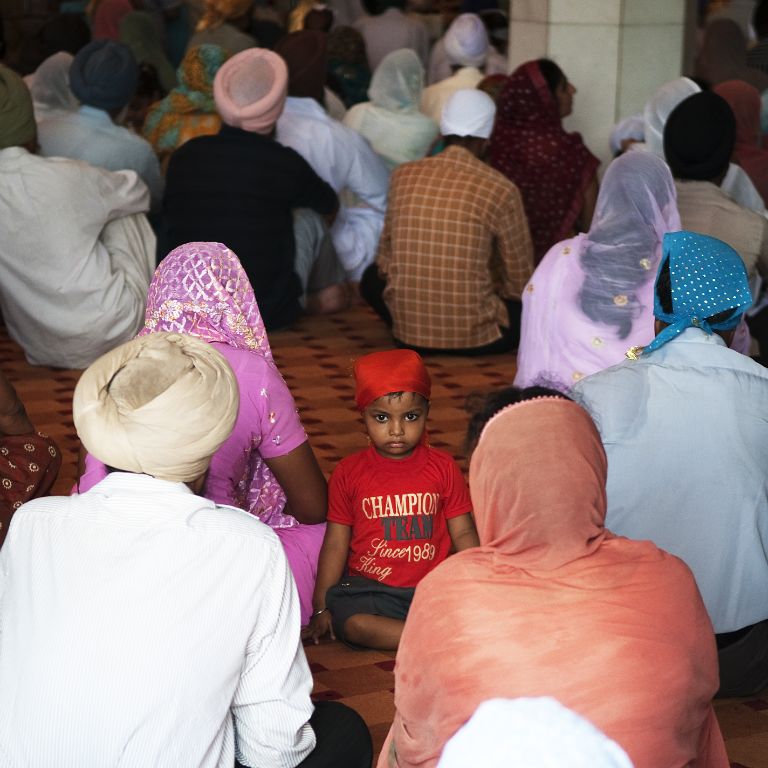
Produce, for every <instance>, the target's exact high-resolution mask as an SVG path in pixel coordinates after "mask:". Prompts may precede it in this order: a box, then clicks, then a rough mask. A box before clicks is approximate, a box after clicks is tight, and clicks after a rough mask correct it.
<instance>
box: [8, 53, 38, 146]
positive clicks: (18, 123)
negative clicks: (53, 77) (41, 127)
mask: <svg viewBox="0 0 768 768" xmlns="http://www.w3.org/2000/svg"><path fill="white" fill-rule="evenodd" d="M36 131H37V128H36V126H35V113H34V112H33V111H32V97H31V96H30V94H29V89H28V88H27V86H26V85H25V84H24V81H23V80H22V79H21V78H20V77H19V76H18V75H17V74H16V73H15V72H14V71H13V70H12V69H9V68H8V67H6V66H3V65H2V64H0V149H5V148H6V147H18V146H21V145H23V144H26V143H27V142H28V141H31V140H32V139H34V138H35V133H36Z"/></svg>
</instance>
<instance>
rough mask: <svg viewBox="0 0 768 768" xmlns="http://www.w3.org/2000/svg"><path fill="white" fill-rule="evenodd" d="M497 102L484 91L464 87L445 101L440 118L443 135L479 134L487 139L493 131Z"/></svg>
mask: <svg viewBox="0 0 768 768" xmlns="http://www.w3.org/2000/svg"><path fill="white" fill-rule="evenodd" d="M495 117H496V104H494V101H493V99H492V98H491V97H490V96H489V95H488V94H487V93H484V92H483V91H478V90H477V89H476V88H462V89H461V90H459V91H456V92H455V93H454V94H453V95H452V96H451V97H450V98H449V99H448V101H446V102H445V106H444V107H443V114H442V116H441V118H440V132H441V133H442V134H443V136H478V137H479V138H481V139H487V138H488V137H489V136H490V135H491V131H493V121H494V119H495Z"/></svg>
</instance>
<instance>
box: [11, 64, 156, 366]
mask: <svg viewBox="0 0 768 768" xmlns="http://www.w3.org/2000/svg"><path fill="white" fill-rule="evenodd" d="M35 131H36V128H35V118H34V114H33V111H32V99H31V97H30V94H29V91H28V90H27V87H26V86H25V85H24V83H23V82H22V80H21V78H19V77H18V75H16V74H15V73H14V72H13V71H12V70H10V69H8V68H6V67H2V66H0V267H2V274H3V278H2V281H0V309H2V313H3V318H4V319H5V324H6V327H7V328H8V333H9V334H10V336H11V338H12V339H14V341H16V342H18V343H19V345H21V347H22V348H23V349H24V353H25V355H26V358H27V360H28V361H29V362H30V363H31V364H32V365H53V366H57V367H60V368H85V367H86V366H88V365H90V364H91V363H92V362H93V361H94V360H95V359H96V358H97V357H98V356H99V355H101V354H103V353H104V352H106V351H107V350H109V349H112V347H114V346H116V345H117V344H120V343H121V342H123V341H126V340H127V339H130V338H132V337H133V336H134V335H135V334H136V332H137V331H138V330H139V328H141V326H142V324H143V320H144V304H145V302H146V299H147V288H148V287H149V281H150V280H151V278H152V271H153V269H154V261H155V236H154V234H153V233H152V230H151V229H150V226H149V224H148V223H147V220H146V217H145V216H144V214H143V212H144V211H146V210H147V209H148V208H149V193H148V192H147V188H146V186H145V185H144V184H142V182H141V181H140V180H139V178H138V177H137V176H136V174H135V173H133V171H119V172H116V173H112V172H110V171H105V170H103V169H101V168H95V167H93V166H91V165H87V164H86V163H80V162H76V161H74V160H63V159H46V158H42V157H38V156H37V155H35V154H34V152H35V150H36V148H37V142H36V140H35Z"/></svg>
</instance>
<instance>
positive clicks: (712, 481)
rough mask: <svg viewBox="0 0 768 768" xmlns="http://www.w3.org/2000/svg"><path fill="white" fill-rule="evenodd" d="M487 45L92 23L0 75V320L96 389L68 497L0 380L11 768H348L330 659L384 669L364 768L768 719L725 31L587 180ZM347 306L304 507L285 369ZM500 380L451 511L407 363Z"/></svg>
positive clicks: (134, 18)
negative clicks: (313, 655) (341, 435)
mask: <svg viewBox="0 0 768 768" xmlns="http://www.w3.org/2000/svg"><path fill="white" fill-rule="evenodd" d="M288 10H290V13H288ZM500 13H501V12H500V11H498V10H497V9H495V6H493V7H489V6H488V4H487V3H483V2H480V1H479V0H465V2H463V3H462V5H461V8H460V9H457V12H456V13H455V14H454V18H452V19H442V20H441V23H440V24H439V25H438V26H439V27H440V29H439V30H436V29H435V26H434V23H433V24H432V26H430V24H428V23H425V19H424V16H423V14H421V15H420V14H419V13H414V12H411V11H408V9H407V8H406V6H405V4H404V2H403V0H367V2H366V7H365V8H363V6H362V5H361V3H360V2H359V1H358V0H331V2H330V3H329V5H325V4H321V3H317V2H314V1H313V0H301V2H299V3H298V4H294V7H293V8H291V9H282V7H281V6H280V4H277V5H275V6H274V7H273V6H255V5H254V3H253V2H252V0H205V3H204V6H199V5H195V4H194V3H192V2H177V0H152V2H145V3H144V4H143V5H142V7H141V8H140V9H138V8H136V7H134V5H133V4H132V3H131V2H130V1H129V0H91V2H90V3H89V4H88V5H87V7H85V6H84V7H83V9H81V12H79V13H67V14H61V15H58V16H56V17H55V18H52V19H50V20H48V21H47V22H46V23H45V24H44V25H43V26H42V27H40V29H39V30H38V32H37V33H36V35H35V36H34V37H33V38H30V39H29V40H24V41H22V44H21V45H20V46H19V45H17V46H16V47H15V48H14V50H13V51H11V52H10V54H8V53H7V55H6V63H0V310H1V311H2V321H3V323H4V325H5V329H6V331H7V334H8V335H9V336H10V338H11V339H12V340H13V341H14V342H15V343H17V344H18V346H19V347H20V348H21V350H22V351H23V353H24V355H25V357H26V360H27V362H28V363H29V364H30V365H33V366H48V367H50V368H68V369H79V370H80V369H81V370H84V372H83V373H82V376H81V377H80V379H79V382H78V384H77V386H76V388H75V392H74V398H73V403H72V419H73V421H74V425H75V429H76V431H77V435H78V437H79V440H80V443H81V445H82V448H83V455H82V457H81V458H82V462H81V465H80V467H79V474H80V476H79V477H78V478H77V481H76V483H75V485H74V487H73V488H72V491H71V493H70V495H69V496H50V495H49V494H50V492H51V488H52V486H53V484H54V481H55V478H56V475H57V472H58V471H59V467H60V465H61V459H62V457H61V452H60V450H59V448H58V447H57V446H56V445H55V443H54V442H53V441H51V440H50V438H48V437H47V436H46V435H44V434H42V433H37V432H36V431H35V428H34V426H33V424H32V422H31V421H30V419H29V417H28V416H27V413H26V411H25V408H24V405H23V403H22V400H21V399H20V397H19V396H18V394H17V392H16V391H15V389H14V387H13V385H12V384H11V382H10V381H9V380H8V379H7V378H6V376H4V375H3V373H2V372H0V546H1V547H2V549H0V764H2V765H8V766H9V768H21V766H27V765H41V766H43V765H45V766H48V765H51V766H53V765H63V766H69V765H71V766H75V765H77V766H81V765H123V764H124V765H136V766H139V765H142V766H143V765H174V766H175V765H179V766H180V765H184V766H199V767H200V768H203V767H204V766H217V767H221V768H232V767H233V766H237V767H238V768H240V767H243V768H256V766H286V767H287V768H293V767H294V766H307V767H309V768H311V767H312V766H315V767H324V766H328V768H331V767H332V766H333V767H335V768H347V767H349V768H370V766H371V763H372V761H373V759H374V751H373V742H372V739H371V734H370V732H369V730H368V728H367V726H366V724H365V722H364V721H363V719H362V717H361V716H360V714H358V713H357V712H355V711H354V710H353V709H351V708H350V707H347V706H345V705H342V704H340V703H338V702H333V701H322V702H316V701H315V702H313V700H312V699H311V697H310V695H311V691H312V685H313V681H312V674H311V672H310V668H309V665H308V663H307V659H306V656H305V651H304V647H303V644H304V643H311V644H321V643H324V642H328V641H329V640H331V641H334V640H338V641H340V642H342V643H344V644H346V645H347V646H349V647H350V648H353V649H361V648H363V649H364V648H368V649H377V650H383V651H394V652H396V653H397V660H396V666H395V670H394V704H395V717H394V721H393V722H392V725H391V728H390V730H389V733H388V735H387V738H386V741H385V743H384V747H383V749H382V750H381V753H380V755H379V757H378V768H410V767H411V766H412V767H413V768H416V766H420V767H422V768H424V767H428V766H429V767H432V766H443V768H453V767H454V766H463V768H469V766H477V765H482V766H488V767H489V768H493V766H494V765H496V764H497V763H496V762H494V760H498V759H499V755H506V756H507V757H508V756H509V755H512V754H517V755H523V754H525V755H530V759H531V760H532V761H533V762H532V764H540V763H537V762H536V760H537V759H542V760H543V759H544V754H545V753H546V754H547V756H548V758H549V759H550V761H554V762H552V763H551V764H566V763H563V762H562V760H564V758H563V757H562V755H569V756H570V757H571V758H573V757H574V756H578V758H579V760H580V761H581V762H579V763H577V762H576V761H575V759H574V761H573V763H572V764H573V765H577V764H578V765H581V764H583V765H591V766H602V765H605V766H616V768H627V766H635V768H660V767H661V766H669V767H670V768H682V767H683V766H701V767H702V768H726V767H727V766H728V764H729V763H728V757H727V755H726V750H725V744H724V741H723V737H722V734H721V732H720V727H719V725H718V722H717V719H716V717H715V713H714V709H713V706H712V700H713V698H714V697H715V696H721V697H730V696H749V695H753V694H756V693H758V692H760V691H762V690H763V689H765V688H766V687H767V686H768V554H767V553H768V472H767V471H766V467H768V372H766V368H765V367H763V365H762V364H761V360H762V359H763V356H765V357H768V320H767V319H766V318H768V310H766V309H764V307H765V305H766V304H767V303H768V302H766V291H765V290H764V287H763V280H764V279H768V223H767V219H766V217H767V216H768V214H766V205H765V202H766V198H765V195H766V194H768V162H767V160H766V158H768V154H766V152H768V150H767V149H764V148H763V134H762V130H763V128H762V126H764V125H766V123H768V120H766V117H765V114H766V113H768V109H766V108H765V107H764V106H763V103H764V101H765V103H766V104H768V75H766V74H765V73H764V72H763V71H761V69H760V68H759V66H758V65H759V64H760V58H759V56H757V53H758V52H759V50H760V44H758V46H757V47H756V48H755V49H754V51H755V54H754V55H748V54H747V47H746V38H745V36H744V33H743V32H742V30H741V29H740V28H739V26H738V24H736V23H735V22H734V21H733V20H731V19H725V18H718V19H714V20H712V21H711V22H710V23H709V24H708V26H707V27H706V29H705V30H704V32H703V35H702V39H701V46H700V48H701V49H700V55H699V56H698V57H697V60H696V72H695V73H694V74H695V78H696V79H691V78H687V77H681V78H678V79H676V80H673V81H670V82H667V83H658V84H657V89H656V90H655V92H654V93H649V94H648V101H647V104H646V106H645V109H644V111H643V113H642V114H638V115H634V116H631V117H630V118H627V119H626V120H623V121H621V122H620V123H619V124H618V125H617V126H616V127H615V130H614V133H613V135H612V138H611V147H612V149H613V150H614V153H615V154H616V155H617V156H616V157H615V159H613V161H612V162H611V163H610V164H609V165H608V166H607V167H606V168H604V169H602V171H603V172H602V174H601V175H600V176H598V166H599V161H598V159H597V157H596V154H593V150H594V149H595V148H592V150H591V149H590V148H589V147H587V145H586V144H585V142H584V140H583V139H582V137H581V136H580V135H579V134H578V133H574V132H570V131H569V130H568V129H567V127H566V125H565V124H564V122H563V121H564V120H565V119H566V118H567V117H568V116H569V115H570V114H571V113H572V112H573V109H574V104H575V102H574V96H575V94H576V93H577V89H576V86H575V85H574V84H572V83H571V82H570V81H569V80H568V77H567V74H566V72H565V71H564V70H563V69H562V68H561V67H560V65H559V64H558V63H556V61H555V60H552V59H549V58H541V59H537V60H531V61H526V62H523V63H521V64H520V65H519V66H516V67H514V68H512V71H511V72H509V73H508V71H507V66H506V59H505V56H504V54H505V53H506V51H505V49H504V39H503V35H502V36H500V35H499V34H498V18H497V16H498V14H500ZM767 20H768V2H764V3H759V4H758V8H757V11H756V15H755V29H756V30H758V32H760V30H763V29H765V31H766V37H768V21H767ZM432 22H434V19H432ZM436 32H437V34H436ZM763 44H765V43H763ZM750 53H751V52H750ZM554 58H557V57H556V56H555V57H554ZM580 86H581V87H583V88H586V87H587V84H584V83H582V84H580ZM591 87H595V86H591ZM352 304H357V305H358V311H360V312H361V313H366V315H367V318H368V322H371V323H381V324H382V325H381V327H382V329H384V328H386V332H387V333H388V334H390V337H391V348H390V349H387V350H383V351H375V352H374V351H372V352H371V353H370V354H364V355H361V356H360V357H358V358H357V359H356V360H354V361H350V362H351V374H352V377H353V380H354V386H355V398H354V403H349V404H348V407H349V408H350V410H351V411H354V412H356V413H357V414H359V416H360V418H361V420H362V422H363V423H364V425H365V432H366V435H367V438H368V442H369V446H368V448H367V449H365V450H363V451H360V452H358V453H355V454H353V455H351V456H347V457H345V458H344V459H342V460H341V461H340V462H339V463H338V465H337V466H336V467H335V468H334V470H333V472H332V474H331V476H330V479H329V480H327V479H326V477H325V476H324V475H323V472H322V471H321V468H320V465H319V463H318V461H317V458H316V456H315V453H314V451H313V448H312V445H311V440H310V438H309V437H308V436H307V433H306V432H305V430H304V427H303V425H302V416H301V414H300V413H299V409H298V408H297V405H296V400H297V398H298V397H299V395H300V394H301V393H300V392H299V391H292V390H291V387H289V385H288V384H287V383H286V380H285V379H284V378H283V376H282V375H281V372H280V370H279V369H278V367H277V364H276V362H275V359H274V357H273V354H272V349H271V346H270V339H269V337H268V334H269V336H271V337H272V340H273V342H274V340H275V336H274V334H280V332H281V331H283V330H285V329H288V328H291V327H292V326H294V324H296V323H297V322H298V321H299V320H300V318H302V317H303V316H305V315H313V314H321V313H341V312H346V311H348V310H349V308H350V306H351V305H352ZM371 309H372V310H373V312H371V311H370V310H371ZM514 354H516V355H517V358H516V361H517V367H516V378H515V380H514V382H510V383H509V384H510V386H508V387H506V388H503V389H499V390H496V391H494V392H490V393H476V394H475V396H474V397H473V398H470V401H469V405H468V410H469V411H470V414H471V415H470V419H469V427H468V432H467V439H466V445H465V449H466V453H467V456H468V457H469V473H468V482H467V481H466V480H465V478H464V476H463V474H462V472H461V469H460V468H459V466H458V465H457V463H456V461H455V460H454V458H453V457H452V456H451V455H449V454H447V453H445V452H443V451H440V450H438V449H436V448H435V447H433V446H430V444H429V438H428V434H429V430H428V427H427V424H428V419H429V418H432V419H435V418H438V419H439V417H440V415H439V414H436V413H432V414H430V401H431V392H432V375H434V373H433V374H432V375H431V374H430V358H431V356H434V355H453V356H469V357H475V356H478V355H491V356H495V357H490V358H489V359H490V360H491V361H493V360H498V359H500V358H499V356H501V355H507V356H511V355H514ZM753 358H754V359H753ZM491 364H492V363H491ZM281 367H282V365H281ZM286 367H287V366H286ZM289 380H291V379H290V378H289ZM467 394H470V393H467ZM305 423H308V421H307V420H306V419H305ZM547 729H549V730H547ZM553 733H555V734H556V737H553V736H552V734H553ZM494 745H495V746H494ZM558 755H560V757H557V756H558ZM498 764H499V765H506V764H509V763H506V762H501V763H498Z"/></svg>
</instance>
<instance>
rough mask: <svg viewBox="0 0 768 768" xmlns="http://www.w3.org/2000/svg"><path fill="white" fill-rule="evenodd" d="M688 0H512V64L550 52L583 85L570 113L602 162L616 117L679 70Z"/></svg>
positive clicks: (573, 126)
mask: <svg viewBox="0 0 768 768" xmlns="http://www.w3.org/2000/svg"><path fill="white" fill-rule="evenodd" d="M685 9H686V0H512V12H511V16H510V32H509V66H510V71H512V70H513V69H514V68H515V67H516V66H517V65H518V64H520V63H522V62H524V61H528V60H530V59H537V58H542V57H548V58H551V59H553V60H554V61H556V62H557V63H558V64H559V65H560V67H561V68H562V70H563V71H564V72H565V73H566V75H567V77H568V79H569V81H570V82H572V83H573V85H575V86H576V88H577V89H578V91H577V94H576V96H575V99H574V111H573V114H572V115H571V116H570V117H568V118H567V119H566V120H565V123H564V124H565V127H566V129H567V130H570V131H579V132H581V134H582V136H583V137H584V140H585V142H586V143H587V145H588V146H589V148H590V149H591V150H592V152H593V153H594V154H595V155H597V156H598V157H599V158H600V160H601V162H602V166H601V172H604V171H605V168H606V166H607V164H608V163H609V162H610V159H611V153H610V148H609V146H608V137H609V136H610V133H611V129H612V127H613V125H614V124H615V123H616V122H617V121H618V120H620V119H621V118H623V117H627V116H629V115H631V114H634V113H637V112H641V111H642V109H643V105H644V104H645V102H646V100H647V99H648V98H649V97H650V96H651V95H652V94H653V93H654V91H655V90H656V89H657V88H658V87H659V86H660V85H661V84H662V83H665V82H666V81H668V80H671V79H673V78H675V77H678V76H679V75H680V74H681V71H682V63H683V45H684V37H685V34H684V32H685V28H684V22H685Z"/></svg>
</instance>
